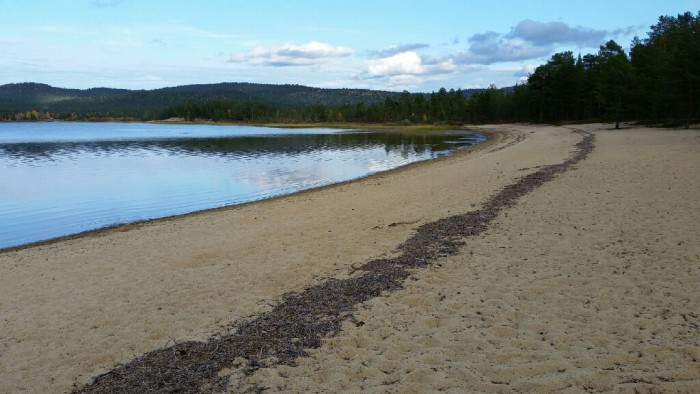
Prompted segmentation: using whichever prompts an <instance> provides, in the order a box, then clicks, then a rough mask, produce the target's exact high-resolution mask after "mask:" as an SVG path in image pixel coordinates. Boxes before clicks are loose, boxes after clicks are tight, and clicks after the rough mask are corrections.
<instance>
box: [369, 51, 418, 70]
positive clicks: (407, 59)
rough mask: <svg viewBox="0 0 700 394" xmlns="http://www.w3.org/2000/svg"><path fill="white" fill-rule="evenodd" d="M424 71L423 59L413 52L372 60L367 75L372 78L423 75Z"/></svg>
mask: <svg viewBox="0 0 700 394" xmlns="http://www.w3.org/2000/svg"><path fill="white" fill-rule="evenodd" d="M424 70H425V69H424V67H423V62H422V61H421V58H420V57H419V56H418V54H417V53H415V52H412V51H409V52H403V53H399V54H396V55H393V56H390V57H385V58H382V59H377V60H370V61H369V64H368V66H367V74H369V75H371V76H378V75H382V76H384V75H418V74H422V73H423V72H424Z"/></svg>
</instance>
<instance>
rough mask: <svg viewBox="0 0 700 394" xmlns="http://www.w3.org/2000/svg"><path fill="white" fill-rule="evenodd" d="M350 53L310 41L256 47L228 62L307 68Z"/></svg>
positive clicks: (344, 49)
mask: <svg viewBox="0 0 700 394" xmlns="http://www.w3.org/2000/svg"><path fill="white" fill-rule="evenodd" d="M352 53H353V51H352V49H350V48H347V47H342V46H338V47H334V46H332V45H330V44H326V43H322V42H318V41H311V42H309V43H306V44H303V45H292V44H285V45H281V46H256V47H254V48H252V49H250V50H248V51H247V52H244V53H239V54H235V55H233V56H231V58H230V59H229V61H230V62H236V63H249V64H252V65H256V66H272V67H287V66H309V65H316V64H323V63H326V62H329V61H332V60H335V59H339V58H344V57H348V56H351V55H352Z"/></svg>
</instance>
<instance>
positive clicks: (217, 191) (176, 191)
mask: <svg viewBox="0 0 700 394" xmlns="http://www.w3.org/2000/svg"><path fill="white" fill-rule="evenodd" d="M484 140H485V137H484V136H483V135H480V134H477V133H471V132H453V133H431V134H430V135H428V134H422V135H417V134H415V133H412V134H401V133H392V132H367V131H362V130H337V129H323V128H312V129H277V128H267V127H250V126H230V125H225V126H224V125H189V124H188V125H183V124H150V123H63V122H42V123H38V122H32V123H0V248H7V247H11V246H18V245H22V244H26V243H30V242H36V241H41V240H46V239H51V238H55V237H60V236H65V235H70V234H75V233H80V232H84V231H88V230H94V229H98V228H102V227H106V226H111V225H115V224H120V223H128V222H134V221H141V220H148V219H154V218H160V217H166V216H172V215H178V214H184V213H188V212H193V211H199V210H204V209H209V208H216V207H222V206H226V205H233V204H240V203H244V202H249V201H255V200H261V199H265V198H270V197H274V196H279V195H283V194H289V193H294V192H297V191H300V190H304V189H309V188H313V187H318V186H324V185H328V184H332V183H338V182H342V181H347V180H351V179H356V178H360V177H364V176H367V175H370V174H373V173H377V172H380V171H386V170H390V169H393V168H397V167H400V166H403V165H406V164H409V163H413V162H417V161H421V160H428V159H432V158H435V157H438V156H443V155H446V154H449V153H450V152H453V151H455V150H456V149H460V148H462V147H465V146H469V145H473V144H475V143H478V142H482V141H484Z"/></svg>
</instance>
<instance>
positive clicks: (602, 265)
mask: <svg viewBox="0 0 700 394" xmlns="http://www.w3.org/2000/svg"><path fill="white" fill-rule="evenodd" d="M480 129H481V130H483V131H485V132H488V133H489V134H490V136H491V139H490V140H489V142H487V143H484V144H482V145H480V146H477V147H473V148H471V149H468V150H465V151H463V152H460V153H458V154H455V155H452V156H450V157H448V158H443V159H438V160H434V161H431V162H428V163H419V164H415V165H411V166H408V167H406V168H402V169H399V170H396V171H391V172H388V173H383V174H379V175H376V176H371V177H368V178H365V179H362V180H358V181H355V182H350V183H345V184H341V185H336V186H332V187H326V188H322V189H318V190H313V191H309V192H304V193H299V194H296V195H292V196H287V197H282V198H277V199H273V200H268V201H262V202H258V203H253V204H247V205H243V206H239V207H231V208H225V209H218V210H213V211H207V212H201V213H196V214H191V215H186V216H182V217H176V218H171V219H165V220H158V221H153V222H148V223H142V224H134V225H126V226H122V227H119V228H115V229H110V230H108V231H101V232H96V233H93V234H88V235H85V236H80V237H75V238H70V239H64V240H59V241H57V242H50V243H46V244H43V245H38V246H32V247H29V248H23V249H18V250H12V251H6V252H0V392H8V393H17V392H27V393H48V392H56V393H60V392H70V391H73V390H77V389H80V388H82V387H84V386H85V385H86V384H89V383H91V382H92V380H93V378H94V377H95V376H98V375H101V374H104V373H107V372H108V371H110V370H112V369H113V368H115V367H116V366H118V365H120V364H125V363H128V362H130V361H131V360H132V359H134V358H136V357H139V356H141V355H143V354H145V353H148V352H153V351H156V350H158V349H167V348H169V347H171V346H173V345H175V344H178V343H183V342H187V341H206V340H208V339H209V338H211V337H212V335H215V334H219V335H223V334H226V333H229V332H231V331H233V330H235V329H236V327H239V326H240V325H241V324H243V323H244V322H246V321H249V320H250V319H253V318H255V317H256V316H260V315H261V314H264V313H266V312H269V311H271V310H272V309H273V308H274V307H275V305H277V304H278V303H279V300H280V299H281V297H282V296H283V295H284V294H287V293H289V292H300V291H302V290H304V289H307V288H309V287H311V286H316V285H319V284H323V283H325V282H327V281H328V280H329V279H345V278H350V277H352V276H353V275H356V273H355V269H356V268H357V267H359V266H361V265H362V264H364V263H366V262H367V261H370V260H372V259H380V258H391V257H392V256H396V255H397V247H399V245H401V244H402V243H403V242H405V241H406V240H408V239H410V238H411V237H412V236H413V235H414V234H415V232H416V229H417V228H419V226H421V225H425V224H429V223H431V222H435V221H438V220H440V219H442V218H447V217H451V216H454V215H461V214H465V213H468V212H471V211H474V210H477V209H480V208H481V207H482V206H483V204H485V202H486V201H488V200H489V198H490V197H491V196H493V195H494V194H495V193H497V192H499V191H500V190H502V189H503V188H505V187H507V186H508V185H511V184H513V183H515V182H517V181H518V180H519V179H521V178H522V177H523V176H526V175H528V174H534V173H536V172H537V171H538V170H539V169H542V168H544V167H546V166H550V165H556V164H559V163H562V162H564V161H566V160H567V159H568V158H570V157H571V155H572V152H574V151H575V145H576V144H577V143H579V142H580V141H581V139H582V138H583V137H582V134H581V133H580V132H574V130H578V131H584V132H587V133H590V134H591V135H593V136H594V137H595V142H594V147H593V150H592V151H591V153H590V154H589V155H588V156H587V157H586V158H585V159H584V160H582V161H580V162H577V163H576V164H574V165H573V166H572V167H571V168H569V169H567V170H566V171H565V172H563V173H561V174H558V175H557V176H556V177H555V178H554V179H552V180H550V181H547V182H546V183H544V184H543V185H542V186H540V187H537V188H535V189H534V190H532V191H531V192H529V193H527V194H526V195H525V196H523V197H522V198H519V199H518V200H517V203H516V204H515V205H514V206H512V207H509V208H507V209H504V210H501V211H499V214H498V215H497V217H495V218H494V219H493V220H491V221H490V222H489V223H488V227H487V228H486V229H485V230H484V231H483V232H481V233H479V234H478V235H475V236H471V237H466V238H465V239H464V242H465V243H464V245H463V246H462V247H461V248H460V249H459V251H458V252H457V253H455V254H452V255H449V256H445V257H443V258H440V259H437V260H435V261H434V262H433V263H432V264H430V265H429V266H427V267H423V268H415V269H412V271H411V274H410V277H409V278H408V279H407V280H406V281H405V282H404V283H403V288H401V289H397V290H393V291H387V292H382V293H381V294H379V296H377V297H373V298H371V299H369V300H368V301H366V302H364V303H362V304H361V305H360V306H359V307H358V308H357V310H356V311H355V313H354V314H353V316H352V317H351V318H348V319H347V320H346V321H345V322H344V323H343V326H342V330H340V331H339V332H338V333H337V334H336V335H332V336H328V337H326V338H324V340H323V341H322V344H321V346H320V347H318V348H313V349H308V350H307V351H308V353H309V357H301V358H298V359H296V361H295V363H296V365H294V366H290V365H276V364H274V363H272V364H271V366H270V367H267V368H259V369H255V370H250V369H247V371H248V373H244V372H243V371H244V370H246V368H245V367H246V365H245V362H242V363H240V362H239V363H234V364H233V365H232V366H231V367H228V368H225V369H223V370H221V371H220V372H219V376H221V377H224V378H226V377H228V379H226V380H225V381H226V385H225V386H222V387H219V388H220V389H222V390H226V391H228V392H243V391H246V390H250V391H260V389H262V388H265V391H266V392H277V391H284V392H339V391H342V392H401V393H404V392H416V393H422V392H435V391H446V392H551V391H568V392H581V391H593V392H630V393H633V392H679V393H692V392H700V307H698V305H700V237H698V234H699V233H700V131H699V130H698V129H691V130H676V129H654V128H635V127H630V126H626V127H624V128H623V129H622V130H611V126H610V125H607V124H595V125H576V126H571V127H554V126H538V125H499V126H487V127H481V128H480ZM135 391H138V390H135ZM156 391H157V390H156Z"/></svg>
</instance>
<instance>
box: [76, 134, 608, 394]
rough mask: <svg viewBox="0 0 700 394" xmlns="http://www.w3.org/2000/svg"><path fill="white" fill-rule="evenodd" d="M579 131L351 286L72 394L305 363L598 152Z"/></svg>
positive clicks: (179, 385)
mask: <svg viewBox="0 0 700 394" xmlns="http://www.w3.org/2000/svg"><path fill="white" fill-rule="evenodd" d="M575 132H577V133H580V134H582V135H583V139H582V140H581V141H580V142H579V143H577V144H576V145H575V147H576V150H575V151H574V152H573V154H572V156H571V157H570V158H569V159H567V160H566V161H564V162H563V163H561V164H555V165H549V166H544V167H541V168H540V169H539V170H538V171H537V172H535V173H532V174H530V175H526V176H524V177H522V178H520V179H519V180H518V181H516V182H515V183H513V184H511V185H508V186H506V187H505V188H503V189H502V190H500V191H499V192H497V193H496V194H495V195H493V196H491V197H490V198H489V199H488V200H487V201H486V203H485V204H484V205H483V207H482V208H481V209H479V210H477V211H472V212H467V213H465V214H462V215H455V216H451V217H448V218H444V219H440V220H437V221H434V222H431V223H426V224H423V225H421V226H420V227H419V228H418V229H417V232H416V234H415V235H414V236H412V237H411V238H409V239H408V240H407V241H406V242H404V243H403V244H401V245H400V246H399V247H398V251H399V252H401V254H400V255H399V256H398V257H395V258H388V259H376V260H372V261H369V262H367V263H366V264H364V265H363V266H362V267H360V268H358V269H357V271H356V272H355V273H354V275H353V276H352V277H351V278H348V279H329V280H327V281H325V282H323V283H321V284H319V285H316V286H313V287H310V288H308V289H306V290H304V291H302V292H294V293H288V294H285V295H284V296H282V299H281V300H280V301H279V303H278V304H277V306H276V307H274V309H272V310H271V311H269V312H266V313H263V314H261V315H260V316H258V317H256V318H254V319H252V320H249V321H247V322H245V323H243V324H242V325H240V326H239V327H238V329H237V330H236V331H235V332H233V333H231V334H226V335H217V336H213V337H211V338H209V340H208V341H207V342H196V341H189V342H182V343H177V344H175V345H174V346H171V347H169V348H164V349H159V350H154V351H152V352H149V353H146V354H143V355H141V356H140V357H138V358H136V359H134V360H132V361H130V362H128V363H126V364H123V365H119V366H117V367H115V368H114V369H113V370H111V371H109V372H107V373H105V374H102V375H100V376H97V377H96V378H94V380H93V382H92V383H91V384H89V385H86V386H85V387H82V388H80V389H78V390H76V391H75V392H74V393H131V392H133V393H153V392H158V393H161V392H165V393H167V392H181V393H201V392H212V393H213V392H220V391H223V390H225V389H226V387H227V386H228V383H229V382H228V378H226V377H224V378H222V377H220V376H219V372H220V371H221V370H223V369H225V368H231V367H232V366H234V363H236V364H237V365H240V366H241V367H242V368H243V369H244V371H245V372H246V373H251V372H253V371H255V370H257V369H258V368H262V367H269V366H273V365H277V364H293V362H294V360H295V359H296V358H297V357H304V356H307V353H306V351H305V349H312V348H318V347H320V346H321V340H322V339H323V338H324V337H326V336H328V335H334V334H337V333H338V332H339V331H340V329H341V326H342V323H343V322H344V321H345V320H347V319H351V318H352V313H353V312H354V311H355V308H356V307H357V306H358V305H359V304H361V303H362V302H365V301H367V300H369V299H371V298H373V297H376V296H378V295H379V294H381V293H382V292H385V291H390V290H395V289H399V288H401V287H402V284H403V282H404V280H405V279H406V278H407V277H408V276H409V275H410V273H411V271H410V270H411V269H414V268H421V267H426V266H428V265H429V264H431V263H432V262H434V261H435V260H437V259H439V258H441V257H444V256H450V255H455V254H457V253H458V252H459V250H460V247H461V246H462V245H464V244H465V237H469V236H475V235H478V234H480V233H481V232H483V231H484V230H485V229H486V227H487V225H488V224H489V223H490V222H491V221H492V220H493V219H495V218H496V216H497V215H498V214H499V212H501V211H502V210H504V209H506V208H508V207H510V206H513V205H514V204H515V203H516V202H517V200H518V199H519V198H520V197H522V196H524V195H526V194H527V193H529V192H530V191H532V190H533V189H535V188H537V187H539V186H541V185H542V184H544V183H545V182H547V181H549V180H551V179H553V178H554V177H555V176H556V175H557V174H559V173H562V172H564V171H566V170H568V169H570V168H571V167H572V166H573V165H574V164H576V163H578V162H579V161H581V160H583V159H585V158H586V157H587V156H588V154H589V153H590V152H591V151H592V150H593V145H594V144H593V143H594V136H593V135H592V134H590V133H587V132H583V131H579V130H576V131H575ZM236 359H238V361H236ZM241 360H245V361H244V362H241Z"/></svg>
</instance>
